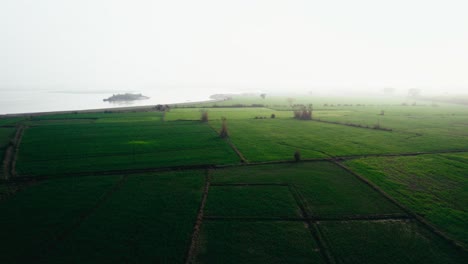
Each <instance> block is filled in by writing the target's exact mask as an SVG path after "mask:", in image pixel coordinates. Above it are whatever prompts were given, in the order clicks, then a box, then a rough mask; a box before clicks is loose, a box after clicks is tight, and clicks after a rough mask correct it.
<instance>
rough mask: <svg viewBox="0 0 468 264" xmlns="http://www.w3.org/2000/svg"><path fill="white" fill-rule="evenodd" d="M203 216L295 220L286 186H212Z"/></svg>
mask: <svg viewBox="0 0 468 264" xmlns="http://www.w3.org/2000/svg"><path fill="white" fill-rule="evenodd" d="M205 215H207V216H222V217H249V216H255V217H258V216H260V217H261V216H264V217H298V216H300V211H299V208H298V207H297V205H296V201H295V200H294V197H293V196H292V194H291V193H290V191H289V188H288V187H287V186H268V185H267V186H212V187H211V188H210V193H209V198H208V202H207V204H206V207H205Z"/></svg>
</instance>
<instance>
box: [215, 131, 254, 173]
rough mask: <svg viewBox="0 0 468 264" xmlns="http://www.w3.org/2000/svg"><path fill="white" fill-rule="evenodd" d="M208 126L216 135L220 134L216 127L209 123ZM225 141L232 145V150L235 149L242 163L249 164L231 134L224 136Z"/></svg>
mask: <svg viewBox="0 0 468 264" xmlns="http://www.w3.org/2000/svg"><path fill="white" fill-rule="evenodd" d="M208 126H209V127H210V128H211V129H212V130H213V131H214V132H215V134H216V135H218V131H217V130H216V128H214V127H213V126H212V125H210V124H208ZM224 141H225V142H226V143H228V145H229V146H230V147H231V149H232V150H234V152H235V153H236V154H237V156H238V157H239V159H240V161H241V163H242V164H249V161H248V160H247V159H246V158H245V157H244V155H243V154H242V152H240V150H239V149H238V148H237V147H236V146H235V145H234V143H232V141H231V139H230V138H229V136H228V137H227V138H224Z"/></svg>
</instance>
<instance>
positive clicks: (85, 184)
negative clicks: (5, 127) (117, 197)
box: [0, 176, 121, 263]
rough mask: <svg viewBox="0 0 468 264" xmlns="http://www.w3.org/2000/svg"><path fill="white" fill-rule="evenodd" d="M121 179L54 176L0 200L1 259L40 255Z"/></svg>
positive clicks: (22, 259)
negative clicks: (58, 177)
mask: <svg viewBox="0 0 468 264" xmlns="http://www.w3.org/2000/svg"><path fill="white" fill-rule="evenodd" d="M120 178H121V177H120V176H101V177H80V178H67V179H54V180H49V181H44V182H41V183H37V184H34V185H32V186H29V187H28V188H27V189H25V190H23V191H21V192H18V193H17V194H16V195H14V196H11V197H8V198H6V199H5V200H3V201H1V203H0V212H1V215H2V217H0V225H1V226H2V240H1V242H0V244H1V246H0V262H1V263H30V262H31V261H33V260H34V261H35V260H36V259H37V258H38V257H42V255H43V254H45V253H46V252H47V250H48V249H49V247H51V246H52V245H53V244H54V243H56V241H57V240H58V239H59V238H60V236H61V235H62V234H64V232H67V230H68V229H70V228H71V227H73V226H74V225H75V224H76V223H77V222H78V221H79V219H80V217H81V215H83V214H84V213H86V212H87V211H88V210H89V209H90V208H91V207H92V206H94V205H95V204H96V203H97V201H98V200H99V199H100V197H101V196H102V195H103V194H104V193H105V192H106V191H108V190H109V189H110V188H111V187H112V186H113V185H114V184H116V182H118V181H119V179H120Z"/></svg>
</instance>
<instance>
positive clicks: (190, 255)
mask: <svg viewBox="0 0 468 264" xmlns="http://www.w3.org/2000/svg"><path fill="white" fill-rule="evenodd" d="M210 184H211V170H210V169H207V170H206V175H205V187H204V189H203V195H202V200H201V202H200V207H199V209H198V214H197V220H196V221H195V225H194V226H193V232H192V237H191V239H190V246H189V248H188V250H187V255H186V257H185V263H186V264H189V263H192V262H194V258H195V254H196V253H197V250H198V246H199V245H198V242H199V241H198V240H199V237H200V231H201V225H202V224H203V219H204V213H205V205H206V201H207V199H208V192H209V190H210Z"/></svg>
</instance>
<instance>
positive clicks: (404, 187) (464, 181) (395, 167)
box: [347, 153, 468, 244]
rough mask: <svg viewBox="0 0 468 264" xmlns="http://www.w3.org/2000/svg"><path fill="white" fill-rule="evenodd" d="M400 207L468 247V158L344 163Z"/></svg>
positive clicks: (368, 159) (446, 156)
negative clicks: (402, 206)
mask: <svg viewBox="0 0 468 264" xmlns="http://www.w3.org/2000/svg"><path fill="white" fill-rule="evenodd" d="M347 164H348V165H349V166H350V167H351V168H353V170H355V171H357V172H359V173H360V174H362V175H364V176H365V177H366V178H368V179H369V180H371V181H372V182H373V183H375V184H377V185H378V186H379V187H380V188H382V189H383V190H384V191H385V192H387V193H388V194H390V195H392V196H393V197H394V198H395V199H397V200H398V201H399V202H401V203H402V204H404V205H406V206H408V207H409V208H410V209H411V210H413V211H414V212H416V213H418V214H419V215H421V216H423V217H424V218H426V219H427V220H429V221H430V222H431V223H433V224H435V225H436V226H438V227H439V228H441V229H442V230H444V231H445V232H447V233H449V234H450V235H451V236H453V237H454V238H456V239H459V240H460V241H463V242H464V243H466V244H468V222H467V219H468V203H467V201H468V193H467V190H468V178H467V172H468V155H467V154H466V153H464V154H445V155H424V156H416V157H392V158H390V157H387V158H367V159H358V160H352V161H349V162H347Z"/></svg>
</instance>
